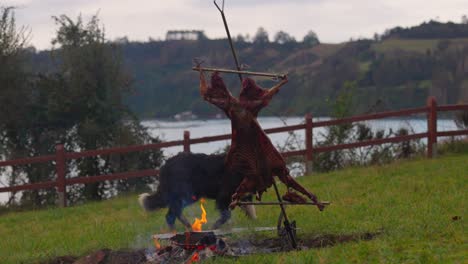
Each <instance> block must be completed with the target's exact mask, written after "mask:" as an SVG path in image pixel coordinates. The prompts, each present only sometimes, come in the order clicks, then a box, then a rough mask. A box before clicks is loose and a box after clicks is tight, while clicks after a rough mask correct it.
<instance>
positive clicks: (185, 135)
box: [184, 130, 190, 153]
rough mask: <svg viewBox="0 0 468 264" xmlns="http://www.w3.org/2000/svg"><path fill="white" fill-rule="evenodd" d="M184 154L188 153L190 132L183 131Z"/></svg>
mask: <svg viewBox="0 0 468 264" xmlns="http://www.w3.org/2000/svg"><path fill="white" fill-rule="evenodd" d="M184 152H187V153H188V152H190V131H187V130H185V131H184Z"/></svg>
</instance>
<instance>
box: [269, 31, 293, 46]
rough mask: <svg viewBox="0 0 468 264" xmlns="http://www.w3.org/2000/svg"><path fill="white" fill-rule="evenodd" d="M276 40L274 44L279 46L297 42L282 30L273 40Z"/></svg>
mask: <svg viewBox="0 0 468 264" xmlns="http://www.w3.org/2000/svg"><path fill="white" fill-rule="evenodd" d="M273 39H274V42H276V43H278V44H286V43H292V42H296V39H295V38H294V37H293V36H291V35H289V34H288V33H286V32H284V31H282V30H280V31H278V32H277V33H276V34H275V37H274V38H273Z"/></svg>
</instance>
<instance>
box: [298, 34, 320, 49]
mask: <svg viewBox="0 0 468 264" xmlns="http://www.w3.org/2000/svg"><path fill="white" fill-rule="evenodd" d="M302 43H304V44H306V45H309V46H315V45H318V44H320V41H319V39H318V36H317V34H316V33H315V32H314V31H312V30H309V32H307V34H306V35H305V36H304V38H303V39H302Z"/></svg>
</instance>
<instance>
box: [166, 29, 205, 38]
mask: <svg viewBox="0 0 468 264" xmlns="http://www.w3.org/2000/svg"><path fill="white" fill-rule="evenodd" d="M204 38H206V36H205V33H204V32H203V30H169V31H167V33H166V40H200V39H204Z"/></svg>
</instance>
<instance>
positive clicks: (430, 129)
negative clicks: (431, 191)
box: [0, 97, 468, 206]
mask: <svg viewBox="0 0 468 264" xmlns="http://www.w3.org/2000/svg"><path fill="white" fill-rule="evenodd" d="M461 110H463V111H468V104H459V105H443V106H437V103H436V100H435V98H434V97H429V98H428V100H427V105H426V106H425V107H420V108H412V109H405V110H400V111H390V112H381V113H375V114H368V115H360V116H353V117H348V118H343V119H334V120H327V121H317V122H314V121H313V119H312V115H310V114H308V115H306V116H305V123H304V124H299V125H292V126H283V127H277V128H270V129H265V132H266V133H268V134H273V133H281V132H290V131H296V130H305V141H306V142H305V143H306V144H305V147H306V148H305V149H303V150H295V151H289V152H283V153H282V154H283V156H285V157H290V156H304V157H305V160H306V168H308V170H309V172H310V168H311V167H312V160H313V155H314V154H316V153H321V152H327V151H336V150H342V149H349V148H358V147H365V146H372V145H380V144H386V143H397V142H404V141H409V140H415V139H422V138H427V157H428V158H432V157H433V156H434V155H435V153H436V144H437V138H438V137H448V136H461V135H468V129H465V130H454V131H444V132H438V131H437V113H439V112H447V111H461ZM415 114H426V116H427V131H426V132H424V133H417V134H411V135H402V136H395V137H391V138H382V139H372V140H366V141H359V142H354V143H346V144H340V145H332V146H320V147H314V146H313V140H312V138H313V137H312V136H313V129H314V128H318V127H326V126H334V125H340V124H346V123H353V122H359V121H368V120H375V119H382V118H389V117H402V116H409V115H415ZM230 138H231V135H230V134H225V135H217V136H209V137H201V138H190V132H189V131H184V135H183V140H176V141H168V142H162V143H156V144H148V145H137V146H128V147H118V148H109V149H100V150H87V151H82V152H67V151H65V149H64V146H63V145H57V146H56V151H55V154H54V155H46V156H38V157H32V158H22V159H15V160H7V161H0V167H5V166H17V165H24V164H33V163H45V162H55V168H56V175H57V177H56V179H55V181H47V182H40V183H30V184H24V185H19V186H10V187H1V188H0V192H17V191H23V190H35V189H45V188H57V191H58V204H59V205H60V206H66V205H67V199H66V186H67V185H73V184H83V183H92V182H101V181H107V180H117V179H129V178H136V177H145V176H156V175H158V173H159V171H158V170H153V169H149V170H140V171H129V172H121V173H113V174H108V175H95V176H81V177H73V178H67V177H66V174H67V172H66V171H67V168H66V164H67V160H72V159H79V158H84V157H93V156H98V155H99V156H102V155H110V154H124V153H129V152H138V151H145V150H154V149H161V148H167V147H173V146H183V150H184V151H186V152H189V151H190V146H191V145H192V144H199V143H208V142H213V141H220V140H227V139H230Z"/></svg>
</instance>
